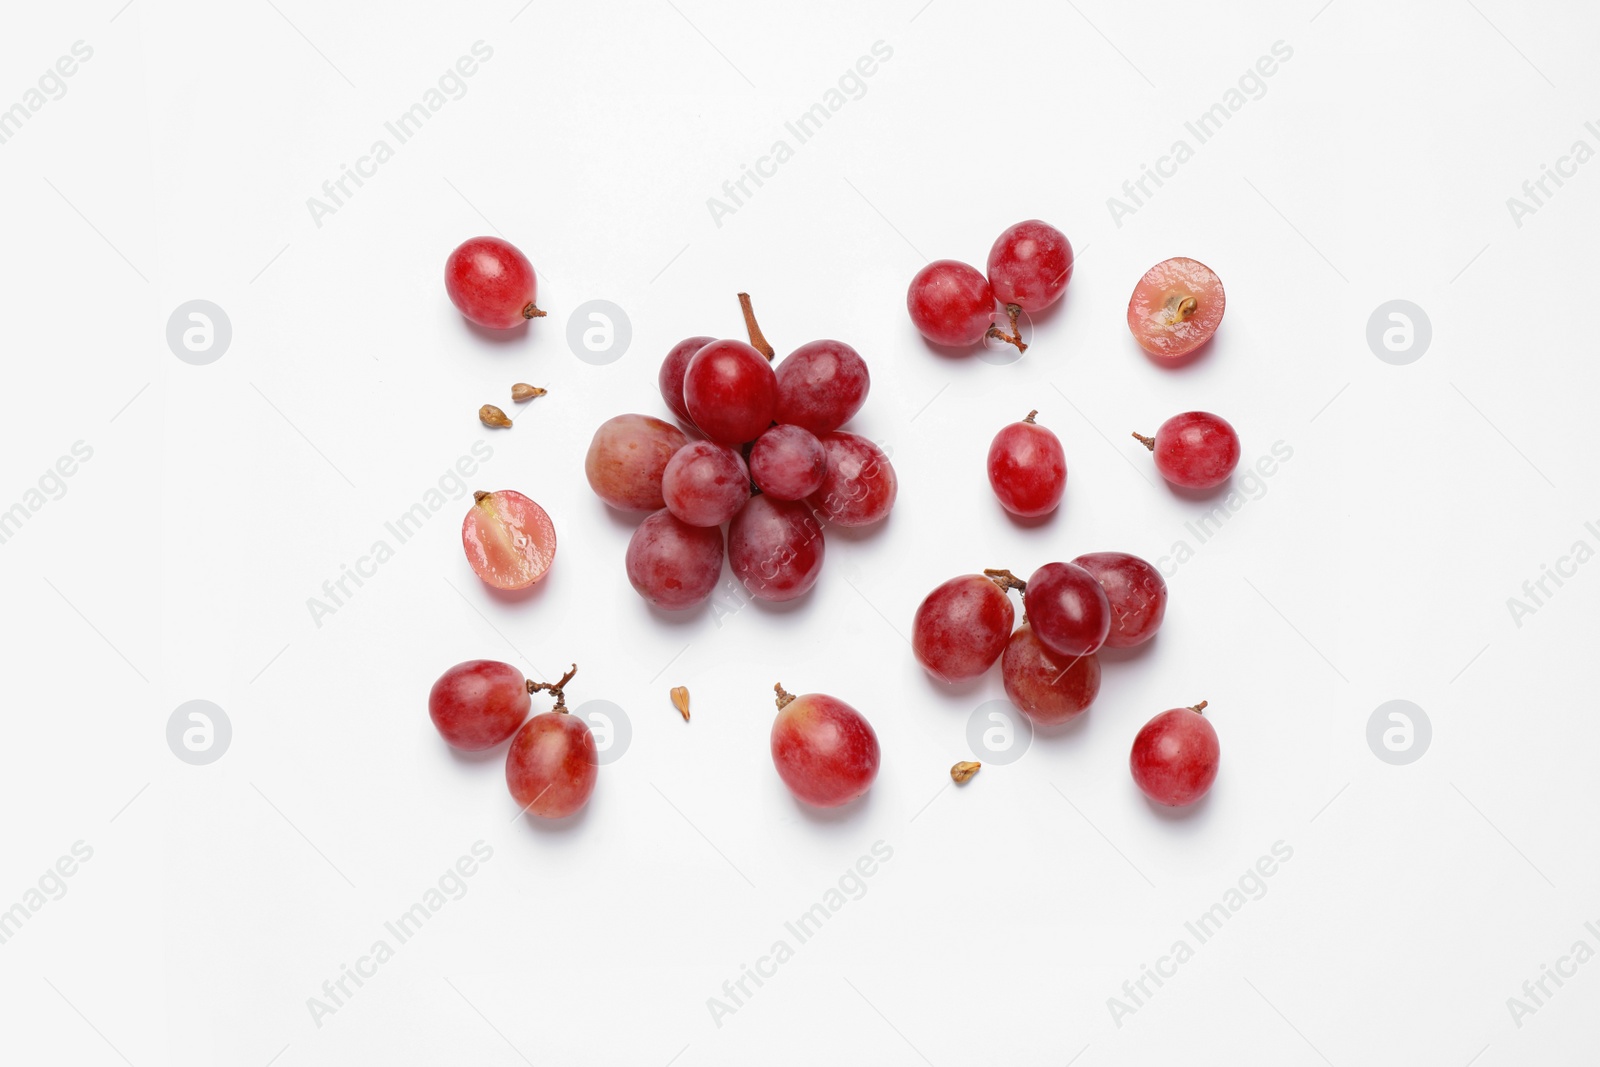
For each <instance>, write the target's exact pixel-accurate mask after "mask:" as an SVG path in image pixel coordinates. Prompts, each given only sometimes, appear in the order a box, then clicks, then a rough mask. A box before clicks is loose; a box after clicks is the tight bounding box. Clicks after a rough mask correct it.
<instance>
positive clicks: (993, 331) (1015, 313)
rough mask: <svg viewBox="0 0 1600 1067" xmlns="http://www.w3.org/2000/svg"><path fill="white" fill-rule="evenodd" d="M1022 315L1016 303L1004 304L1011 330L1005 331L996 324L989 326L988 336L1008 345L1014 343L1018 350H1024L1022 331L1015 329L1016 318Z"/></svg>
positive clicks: (1025, 349)
mask: <svg viewBox="0 0 1600 1067" xmlns="http://www.w3.org/2000/svg"><path fill="white" fill-rule="evenodd" d="M1021 317H1022V308H1021V307H1020V306H1018V305H1016V304H1007V305H1006V318H1008V319H1010V320H1011V332H1010V333H1006V332H1005V331H1004V330H1002V329H1001V328H1000V327H998V326H991V327H989V336H990V337H993V338H994V339H996V340H997V341H1004V342H1005V343H1006V344H1009V345H1016V346H1017V351H1018V352H1026V351H1027V350H1028V346H1027V345H1026V344H1024V343H1023V340H1022V331H1021V330H1019V329H1017V319H1019V318H1021Z"/></svg>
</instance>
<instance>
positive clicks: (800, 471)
mask: <svg viewBox="0 0 1600 1067" xmlns="http://www.w3.org/2000/svg"><path fill="white" fill-rule="evenodd" d="M827 473H828V453H827V451H826V450H824V449H823V447H822V442H821V441H818V440H817V439H816V437H815V436H814V435H813V434H812V433H811V431H809V430H804V429H801V428H800V427H799V426H789V425H785V424H779V425H777V426H774V427H773V428H772V429H770V430H768V431H767V432H766V433H764V434H762V435H761V436H760V437H758V438H756V443H755V445H754V446H753V447H752V448H751V449H750V477H751V478H753V479H754V480H755V483H756V485H757V487H759V488H760V490H761V491H762V492H763V493H766V494H767V495H768V496H774V497H777V498H778V499H779V500H803V499H804V498H805V497H808V496H810V495H811V494H812V493H815V492H816V491H817V490H818V489H820V488H821V487H822V480H823V478H824V477H825V476H826V475H827Z"/></svg>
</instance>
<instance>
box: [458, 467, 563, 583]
mask: <svg viewBox="0 0 1600 1067" xmlns="http://www.w3.org/2000/svg"><path fill="white" fill-rule="evenodd" d="M472 499H473V503H472V507H470V508H468V509H467V517H466V518H465V519H463V520H462V522H461V545H462V547H463V548H464V549H465V550H466V553H467V562H468V563H469V564H470V565H471V566H472V571H473V573H474V574H476V575H477V576H478V577H479V578H482V579H483V580H484V581H485V582H487V583H488V584H489V585H492V586H494V587H495V588H496V589H510V590H515V589H526V588H528V586H530V585H532V584H533V583H534V582H537V581H538V580H539V579H540V578H543V577H544V575H545V572H546V571H548V570H549V569H550V564H551V563H553V562H554V561H555V558H556V528H555V525H554V524H553V523H551V521H550V516H549V515H547V514H545V510H544V508H541V507H540V506H539V505H538V504H535V503H534V502H533V501H532V500H529V499H528V498H527V497H525V496H523V495H522V494H521V493H518V492H515V491H514V490H511V489H502V490H500V491H499V492H496V493H484V492H478V493H475V494H473V498H472Z"/></svg>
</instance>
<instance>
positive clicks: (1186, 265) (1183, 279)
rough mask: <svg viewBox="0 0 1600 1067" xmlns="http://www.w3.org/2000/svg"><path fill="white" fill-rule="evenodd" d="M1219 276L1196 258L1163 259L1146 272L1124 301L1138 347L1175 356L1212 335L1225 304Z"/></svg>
mask: <svg viewBox="0 0 1600 1067" xmlns="http://www.w3.org/2000/svg"><path fill="white" fill-rule="evenodd" d="M1227 304H1228V301H1227V296H1226V295H1225V294H1224V293H1223V291H1222V279H1220V278H1218V277H1217V275H1216V272H1215V271H1213V270H1212V269H1211V268H1210V267H1208V266H1206V265H1205V264H1204V263H1201V262H1199V261H1198V260H1193V259H1185V258H1184V257H1182V256H1179V257H1178V258H1176V259H1168V260H1163V261H1162V262H1160V263H1157V264H1156V265H1155V266H1153V267H1151V268H1150V269H1149V270H1148V271H1146V272H1145V274H1144V277H1142V278H1140V279H1139V284H1138V285H1136V286H1134V289H1133V296H1132V297H1131V298H1130V299H1129V300H1128V329H1129V331H1130V332H1132V334H1133V339H1134V340H1135V341H1138V342H1139V347H1141V348H1143V349H1144V350H1145V351H1146V352H1148V353H1150V354H1151V355H1152V356H1155V357H1157V358H1158V359H1170V360H1177V359H1182V358H1183V357H1185V356H1187V355H1189V354H1190V353H1192V352H1195V351H1196V350H1198V349H1199V348H1200V346H1201V345H1203V344H1205V343H1206V342H1207V341H1209V340H1211V337H1212V335H1213V334H1215V333H1216V332H1217V327H1218V326H1220V325H1221V324H1222V313H1223V311H1224V310H1225V309H1226V308H1227Z"/></svg>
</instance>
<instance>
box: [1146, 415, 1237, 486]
mask: <svg viewBox="0 0 1600 1067" xmlns="http://www.w3.org/2000/svg"><path fill="white" fill-rule="evenodd" d="M1153 451H1154V453H1155V461H1156V470H1157V471H1159V472H1160V473H1161V477H1163V478H1165V479H1166V480H1167V481H1169V482H1171V483H1172V484H1173V485H1181V486H1183V487H1184V488H1185V489H1211V488H1213V487H1215V486H1218V485H1221V484H1222V483H1223V482H1225V481H1227V480H1228V476H1229V475H1230V474H1232V473H1233V469H1234V468H1235V467H1237V466H1238V465H1239V454H1240V447H1239V435H1238V433H1236V432H1235V431H1234V428H1233V426H1232V425H1230V424H1229V422H1228V420H1227V419H1225V418H1223V417H1222V416H1220V415H1213V414H1211V413H1210V412H1208V411H1186V412H1184V413H1183V414H1182V415H1174V416H1172V418H1170V419H1168V420H1167V421H1166V422H1163V423H1162V424H1161V428H1160V429H1159V430H1157V431H1156V437H1155V448H1154V449H1153Z"/></svg>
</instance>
